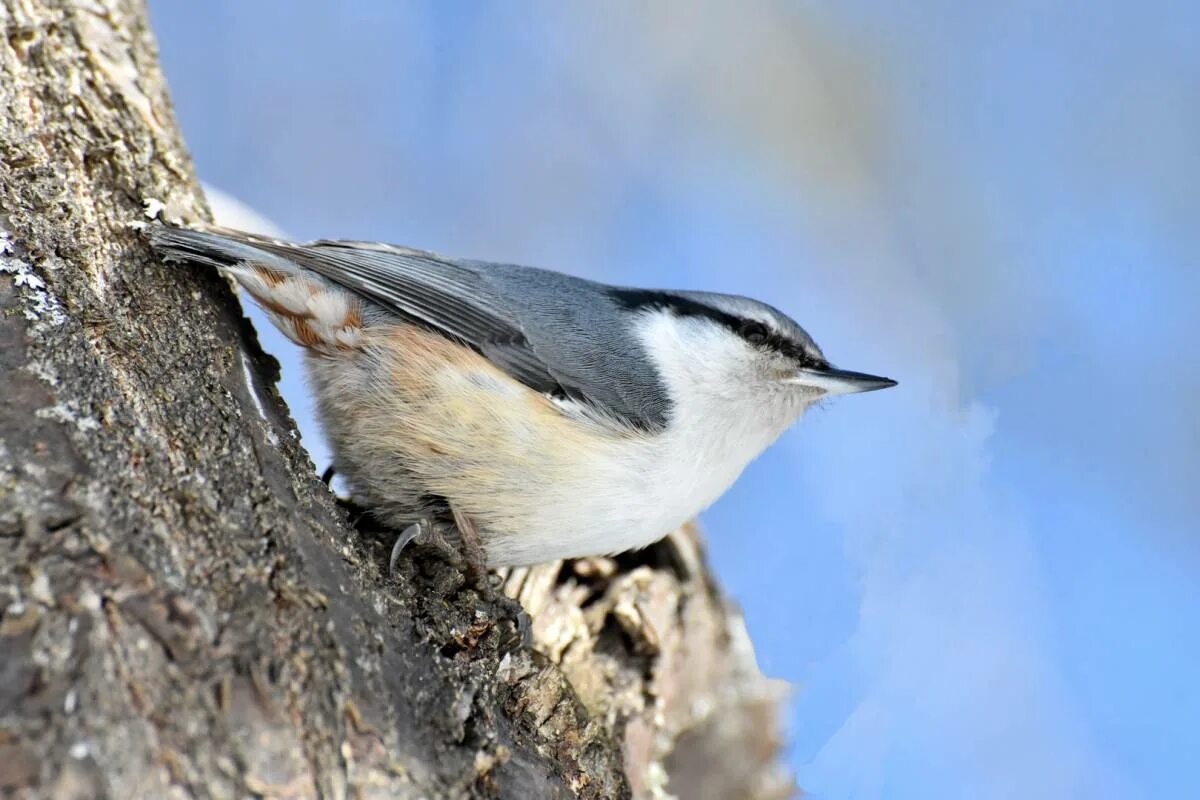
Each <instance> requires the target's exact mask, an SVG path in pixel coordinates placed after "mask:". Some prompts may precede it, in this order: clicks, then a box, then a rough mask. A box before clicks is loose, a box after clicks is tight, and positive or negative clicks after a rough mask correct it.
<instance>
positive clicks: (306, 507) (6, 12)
mask: <svg viewBox="0 0 1200 800" xmlns="http://www.w3.org/2000/svg"><path fill="white" fill-rule="evenodd" d="M0 28H2V29H3V32H4V36H3V40H2V41H0V104H2V111H0V794H3V795H4V796H10V795H11V796H16V797H54V798H94V797H113V798H140V797H152V798H159V797H179V798H190V797H250V796H259V797H280V798H282V797H329V798H342V797H381V798H382V797H414V798H415V797H438V798H440V797H503V798H522V799H524V798H535V797H537V798H540V797H564V798H568V797H569V798H574V797H586V798H618V797H630V796H639V797H642V796H644V797H653V796H660V797H661V796H666V795H667V794H668V793H671V794H675V795H678V796H680V797H687V798H691V797H698V798H704V797H713V798H718V797H719V798H734V797H745V798H772V797H782V796H786V795H788V794H789V793H790V792H791V782H790V779H789V778H788V776H787V775H786V773H785V772H784V771H782V770H781V768H780V767H779V766H778V764H777V760H776V759H777V750H778V737H777V727H778V726H777V723H776V710H777V701H778V697H779V689H778V687H777V686H776V685H775V684H773V683H772V682H769V681H767V680H765V679H764V678H763V677H762V676H761V675H760V673H759V672H758V670H757V668H756V666H755V663H754V657H753V652H752V650H751V648H750V645H749V643H748V640H747V638H746V636H745V634H744V632H743V629H742V626H741V624H740V619H739V617H738V615H737V614H736V612H735V611H734V610H732V609H731V607H730V606H729V604H728V603H727V602H726V601H725V600H724V599H723V598H722V596H721V594H720V592H719V591H718V590H717V588H716V587H715V585H714V584H713V582H712V580H711V578H710V577H709V574H708V571H707V569H706V566H705V564H704V561H703V556H702V551H701V547H700V544H699V541H698V538H697V536H696V533H695V531H694V530H690V529H688V530H684V531H681V532H679V533H677V534H675V535H674V536H672V537H671V538H670V539H668V540H667V541H665V542H664V543H661V544H660V545H657V546H655V547H652V548H648V549H647V550H645V551H642V552H640V553H635V554H631V555H627V556H623V557H620V558H616V559H585V560H581V561H576V562H569V563H561V564H553V565H546V566H541V567H536V568H532V569H526V570H519V571H514V572H513V573H512V574H509V575H507V577H506V583H505V589H506V591H508V592H509V593H510V594H511V595H512V596H514V597H517V598H519V599H520V600H521V602H522V603H523V604H524V605H525V606H526V608H527V609H528V610H529V613H530V615H531V617H532V619H533V623H534V625H533V627H534V634H535V636H534V639H535V642H534V646H533V647H532V648H527V647H523V646H521V645H520V644H519V643H515V642H514V641H513V637H512V636H511V635H510V631H509V630H508V629H507V627H506V626H505V625H502V624H498V623H496V622H494V620H496V619H498V618H499V617H500V616H501V615H500V612H499V610H498V609H497V608H496V607H495V605H494V604H493V603H489V602H486V601H484V600H482V599H480V598H479V597H478V596H477V594H476V593H475V592H473V591H471V590H469V589H467V588H465V587H464V586H463V582H462V579H461V576H460V575H459V574H458V572H457V571H456V570H454V569H453V568H451V567H450V566H448V565H446V564H444V563H442V562H439V561H437V560H436V559H435V558H420V557H417V558H414V559H404V560H403V562H402V563H403V569H402V572H401V574H400V575H399V576H398V577H396V578H388V577H386V553H385V552H384V551H385V550H386V543H385V542H379V543H376V542H375V541H374V540H373V539H371V538H370V537H364V536H362V535H359V534H358V533H357V532H356V531H354V530H353V529H352V528H349V527H348V526H347V525H346V523H345V520H344V519H343V517H342V515H341V514H340V512H339V511H338V510H337V508H336V506H335V505H334V504H333V503H332V498H331V496H330V494H329V492H328V490H327V489H326V487H325V486H324V485H323V484H322V483H321V482H320V481H318V480H317V479H316V478H315V476H314V472H313V467H312V465H311V464H310V463H309V461H308V459H307V456H306V455H305V453H304V452H303V450H302V449H301V448H300V446H299V444H298V441H297V436H296V431H295V426H294V424H293V423H292V420H291V419H290V417H289V416H288V413H287V410H286V408H285V406H284V404H283V402H282V400H281V399H280V397H279V395H278V393H277V392H276V388H275V383H276V379H277V373H278V365H277V363H276V362H275V361H274V359H272V358H271V357H270V356H268V355H266V354H264V353H263V352H262V351H261V349H260V348H259V345H258V343H257V340H256V338H255V334H254V331H253V330H252V329H251V327H250V325H249V323H248V322H247V321H246V320H245V319H244V318H243V316H242V314H241V311H240V308H239V306H238V304H237V301H236V299H235V297H234V296H233V294H232V293H231V292H230V289H229V287H228V286H227V285H226V283H225V282H223V281H222V280H221V279H220V278H219V277H218V276H217V275H215V274H210V273H205V272H203V271H191V270H181V269H178V268H166V267H164V266H163V265H162V264H160V263H158V262H156V261H155V260H154V258H153V257H152V255H151V253H150V251H149V249H148V248H147V247H146V245H145V243H144V242H143V241H142V239H141V237H140V234H139V232H138V229H137V228H138V223H139V221H144V219H145V215H146V212H147V210H150V211H151V212H153V211H156V210H159V209H165V210H166V213H167V214H168V215H169V216H172V217H180V218H184V219H202V218H205V217H206V215H207V209H206V207H205V203H204V199H203V197H202V196H201V194H200V193H199V190H198V188H197V184H196V181H195V177H194V174H193V170H192V165H191V162H190V160H189V158H188V156H187V154H186V152H185V150H184V148H183V145H182V142H181V139H180V136H179V132H178V130H177V128H176V126H175V122H174V119H173V115H172V111H171V106H170V102H169V99H168V97H167V93H166V88H165V84H164V82H163V78H162V75H161V73H160V71H159V68H158V64H157V59H156V54H155V45H154V42H153V37H152V35H151V32H150V30H149V28H148V23H147V19H146V15H145V11H144V9H143V7H142V5H141V3H140V2H137V0H87V1H85V0H79V2H52V1H51V0H0ZM230 124H237V122H236V121H231V122H230Z"/></svg>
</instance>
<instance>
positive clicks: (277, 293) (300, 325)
mask: <svg viewBox="0 0 1200 800" xmlns="http://www.w3.org/2000/svg"><path fill="white" fill-rule="evenodd" d="M146 235H147V237H148V238H149V240H150V246H151V247H152V248H153V249H154V251H155V252H156V253H158V254H159V255H160V256H161V257H162V258H163V260H164V261H173V262H181V263H190V264H203V265H205V266H209V267H216V268H217V269H220V270H221V271H223V272H225V273H227V274H229V275H232V276H233V277H234V279H235V280H236V281H237V282H238V284H240V285H241V287H242V288H243V289H245V290H246V291H247V292H248V293H249V294H250V296H251V297H253V298H254V301H255V302H256V303H258V305H260V306H261V307H262V309H263V310H264V311H265V312H266V313H267V316H269V317H270V318H271V321H272V322H273V323H275V326H276V327H277V328H279V330H281V331H282V332H283V334H284V335H285V336H287V337H288V338H289V339H291V340H292V341H293V342H295V343H296V344H298V345H301V346H302V347H307V348H309V349H310V350H314V351H316V352H319V353H323V354H325V355H338V354H343V353H346V352H349V351H353V350H357V349H358V348H359V347H360V346H361V344H362V340H363V317H362V304H361V302H360V301H359V299H358V298H357V297H355V296H354V295H353V294H352V293H350V292H348V291H347V290H346V289H344V288H342V287H341V286H338V285H337V284H334V283H332V282H331V281H329V280H327V279H325V278H323V277H321V276H320V275H317V274H316V273H315V272H312V271H311V270H306V269H303V268H301V267H300V266H298V265H297V264H296V263H294V262H293V261H290V260H289V259H287V258H284V257H283V256H281V255H279V254H277V253H273V252H271V251H269V250H266V249H264V248H262V247H258V246H256V244H287V243H283V242H278V241H277V240H274V239H269V238H265V237H260V236H255V235H254V234H249V233H243V232H241V231H235V230H232V229H229V228H218V227H215V226H214V227H208V228H205V229H202V230H197V229H193V228H181V227H176V226H173V225H161V224H159V225H150V226H147V228H146Z"/></svg>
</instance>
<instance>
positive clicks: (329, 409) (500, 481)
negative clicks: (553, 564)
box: [311, 327, 773, 566]
mask: <svg viewBox="0 0 1200 800" xmlns="http://www.w3.org/2000/svg"><path fill="white" fill-rule="evenodd" d="M392 338H393V339H395V340H402V341H394V342H393V343H392V345H391V346H389V347H388V348H387V349H386V350H375V351H374V353H375V355H374V356H372V357H371V358H369V359H363V360H362V361H360V362H359V363H358V365H357V367H356V368H351V369H346V367H347V366H348V365H347V364H345V362H342V363H341V364H340V365H338V366H337V367H336V368H333V367H332V366H331V365H330V364H331V362H322V361H313V362H311V366H312V377H313V380H314V384H315V387H316V389H317V392H318V395H319V397H320V399H321V410H322V416H323V417H324V421H325V424H326V430H327V432H328V433H329V435H330V438H331V440H332V443H333V445H334V449H335V452H337V457H338V464H339V469H343V468H344V469H345V471H346V473H347V477H348V478H349V479H350V481H351V484H352V485H354V486H355V488H356V491H359V492H361V493H362V494H363V495H364V497H365V498H367V499H368V500H369V501H370V502H372V503H373V504H379V505H381V506H383V507H384V508H385V509H386V510H387V511H388V515H387V516H388V517H389V518H390V521H392V522H393V524H397V523H398V524H404V523H405V522H406V519H407V518H406V516H405V514H406V509H408V508H415V507H416V506H417V505H418V500H419V498H420V497H421V496H423V495H436V496H439V497H443V498H445V499H446V500H448V501H449V502H450V504H451V505H452V506H454V507H455V508H456V510H458V511H460V512H462V513H464V514H466V515H468V516H469V517H470V518H471V519H472V520H473V521H475V523H476V524H477V527H478V528H479V532H480V536H481V538H482V540H483V545H484V550H485V551H486V555H487V561H488V563H489V565H491V566H516V565H525V564H534V563H541V562H546V561H552V560H555V559H559V558H567V557H579V556H587V555H601V554H611V553H617V552H621V551H624V550H628V549H631V548H637V547H644V546H646V545H648V544H650V543H652V542H655V541H657V540H658V539H661V538H662V537H663V536H665V535H667V534H668V533H670V532H671V531H672V530H674V529H675V528H677V527H678V526H680V525H681V524H683V523H684V522H686V521H688V520H689V519H690V518H691V517H693V516H694V515H695V514H697V513H698V512H700V511H701V510H703V509H704V508H706V507H707V506H708V505H709V504H711V503H712V502H713V501H714V500H716V499H717V497H719V496H720V495H721V494H722V493H723V492H724V491H725V490H726V489H727V488H728V487H729V486H730V484H732V483H733V481H734V480H735V479H736V478H737V476H738V475H739V474H740V473H741V471H742V469H743V468H744V467H745V465H746V463H748V462H749V460H750V459H751V458H753V457H754V456H756V455H757V454H758V453H759V452H760V451H761V450H762V449H763V448H764V447H765V446H766V444H768V443H769V440H765V441H764V440H762V437H761V436H753V435H747V433H746V432H743V431H738V430H727V431H722V432H720V433H714V432H713V431H712V428H711V425H707V424H705V425H697V426H693V427H691V428H688V427H687V426H682V427H676V428H673V430H674V431H675V432H676V433H680V432H682V435H681V436H680V437H677V438H672V436H674V435H675V434H670V435H668V434H648V433H639V432H634V431H627V430H622V429H618V428H614V427H612V426H607V427H606V426H604V425H598V424H596V423H593V422H587V421H581V420H580V419H577V418H573V417H572V416H570V415H568V414H564V413H563V412H562V410H561V409H560V408H559V407H557V406H556V405H555V404H554V403H553V402H552V401H550V400H549V399H547V398H546V397H544V396H542V395H540V394H538V393H536V392H533V391H531V390H530V389H528V388H527V387H525V386H523V385H521V384H519V383H517V382H516V381H514V380H513V379H511V378H509V377H508V376H507V375H504V374H503V373H501V372H500V371H499V370H497V369H496V368H495V367H493V366H492V365H491V364H490V363H489V362H487V361H486V360H485V359H483V358H482V357H480V356H477V355H476V354H474V353H473V352H471V351H467V350H465V349H464V348H461V347H459V346H457V345H453V344H451V343H449V342H447V341H446V340H444V339H441V338H440V337H436V336H430V335H429V334H425V333H423V332H420V331H416V330H415V329H412V328H407V327H398V328H396V329H395V332H394V333H393V334H392ZM396 353H400V354H403V355H404V358H403V360H401V359H400V358H399V357H398V356H395V357H394V356H391V355H390V354H396ZM697 419H698V421H699V422H700V423H707V422H708V418H706V417H705V415H704V414H703V413H701V414H698V415H697ZM689 430H691V431H693V432H694V433H693V435H688V434H687V432H688V431H689ZM772 438H773V437H772ZM685 441H686V443H687V446H684V444H683V443H684V442H685Z"/></svg>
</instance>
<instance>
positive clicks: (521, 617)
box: [450, 506, 533, 647]
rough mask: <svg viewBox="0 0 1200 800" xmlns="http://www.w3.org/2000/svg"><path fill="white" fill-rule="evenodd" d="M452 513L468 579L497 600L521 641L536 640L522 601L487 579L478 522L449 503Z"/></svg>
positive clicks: (478, 588)
mask: <svg viewBox="0 0 1200 800" xmlns="http://www.w3.org/2000/svg"><path fill="white" fill-rule="evenodd" d="M450 513H451V514H452V515H454V525H455V527H457V528H458V535H459V540H460V541H461V543H462V554H463V559H464V560H465V561H466V572H467V580H468V581H469V582H471V583H472V584H474V586H475V588H476V590H477V591H478V592H479V594H480V596H482V597H483V598H484V599H485V600H490V601H491V602H493V603H495V604H496V605H497V606H498V607H499V608H500V609H502V610H503V611H504V615H505V616H507V617H508V619H509V620H510V621H511V622H512V625H513V629H514V632H515V633H516V637H517V639H518V640H519V641H520V644H521V645H522V646H524V647H529V646H530V645H531V644H532V643H533V623H532V622H531V621H530V619H529V615H528V614H526V613H525V609H524V608H523V607H522V606H521V604H520V603H518V602H517V601H516V600H513V599H512V598H511V597H508V596H506V595H504V594H499V593H497V592H496V588H495V587H494V586H493V585H492V582H491V581H490V580H489V579H488V571H487V555H486V553H485V551H484V549H483V542H482V540H480V538H479V529H478V528H476V527H475V523H474V522H473V521H472V520H471V518H470V517H468V516H467V515H466V514H464V513H462V512H461V511H459V510H458V509H457V508H455V507H454V506H450ZM510 644H511V641H510Z"/></svg>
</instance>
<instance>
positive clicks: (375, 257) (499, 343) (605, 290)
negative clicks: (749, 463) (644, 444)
mask: <svg viewBox="0 0 1200 800" xmlns="http://www.w3.org/2000/svg"><path fill="white" fill-rule="evenodd" d="M223 233H224V232H223ZM227 235H233V234H232V233H230V234H227ZM246 239H247V240H248V241H249V242H251V243H252V244H253V246H254V247H256V248H261V249H263V250H267V251H270V252H272V253H275V254H277V255H280V256H282V257H284V258H286V259H288V260H290V261H292V262H294V263H296V264H297V265H298V266H301V267H303V268H305V269H310V270H312V271H313V272H316V273H318V274H319V275H323V276H324V277H326V278H329V279H330V280H332V281H334V282H335V283H338V284H340V285H342V286H344V287H346V288H347V289H350V290H352V291H354V292H356V293H358V294H360V295H362V296H363V297H366V298H368V299H370V300H372V301H373V302H375V303H377V304H379V305H380V306H383V307H384V308H386V309H388V310H389V311H391V312H393V313H395V314H397V315H399V316H400V317H402V318H404V319H406V320H408V321H411V322H414V323H417V324H420V325H422V326H424V327H427V328H430V329H433V330H435V331H437V332H439V333H441V334H443V335H445V336H448V337H451V338H453V339H456V340H458V341H461V342H463V343H464V344H467V345H469V346H470V347H472V348H473V349H475V350H476V351H478V352H479V353H481V354H482V355H483V356H484V357H486V358H487V359H488V360H489V361H491V362H492V363H493V364H495V365H496V366H497V367H499V368H500V369H502V370H504V372H506V373H507V374H508V375H511V376H512V377H513V378H515V379H516V380H518V381H521V382H522V383H524V384H525V385H527V386H529V387H530V388H532V389H535V390H537V391H539V392H543V393H546V394H550V395H557V396H560V397H564V398H570V399H571V400H574V401H576V402H578V403H582V404H585V405H587V406H589V407H591V409H593V410H595V411H597V412H599V416H601V417H604V418H609V419H612V420H614V421H617V422H623V423H624V424H627V425H630V426H633V427H636V428H639V429H642V430H647V431H655V430H660V429H661V428H662V427H663V426H664V425H665V423H666V413H667V406H668V401H667V398H666V394H665V391H664V389H663V387H662V385H661V382H660V381H659V379H658V376H657V373H656V372H655V370H654V369H653V368H652V367H651V365H650V364H649V363H648V362H647V360H646V355H645V353H644V352H643V351H642V347H641V345H640V343H638V342H637V341H636V340H635V339H634V338H633V336H632V335H631V333H630V331H629V329H628V326H627V325H624V324H622V319H621V316H620V313H621V312H620V310H619V308H618V306H617V304H616V303H615V302H614V301H613V299H612V297H611V295H610V294H609V291H610V289H609V287H606V286H604V285H603V284H598V283H593V282H591V281H585V280H582V279H580V278H574V277H571V276H568V275H564V274H562V273H558V272H551V271H549V270H540V269H534V268H532V267H521V266H516V265H509V264H493V263H490V262H482V261H468V260H460V259H453V258H447V257H444V256H439V255H436V254H433V253H427V252H423V251H420V250H410V249H407V248H402V247H397V246H393V245H385V244H379V243H375V242H351V241H317V242H311V243H307V244H290V243H285V242H276V241H266V240H263V239H259V238H258V237H246Z"/></svg>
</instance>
